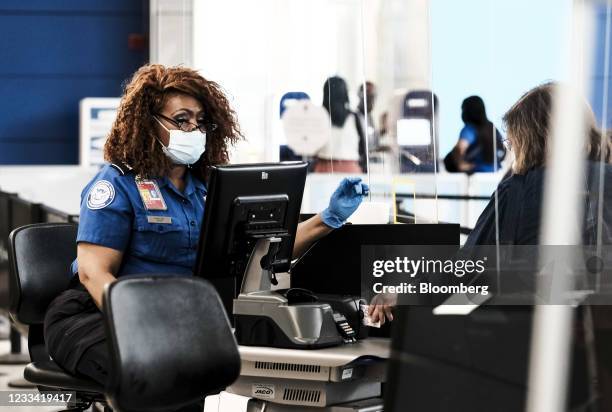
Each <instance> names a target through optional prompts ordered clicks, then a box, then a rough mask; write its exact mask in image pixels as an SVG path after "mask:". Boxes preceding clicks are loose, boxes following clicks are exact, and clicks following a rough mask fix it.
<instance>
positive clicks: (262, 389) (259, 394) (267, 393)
mask: <svg viewBox="0 0 612 412" xmlns="http://www.w3.org/2000/svg"><path fill="white" fill-rule="evenodd" d="M252 395H253V397H254V398H260V399H274V385H264V384H260V383H255V384H253V393H252Z"/></svg>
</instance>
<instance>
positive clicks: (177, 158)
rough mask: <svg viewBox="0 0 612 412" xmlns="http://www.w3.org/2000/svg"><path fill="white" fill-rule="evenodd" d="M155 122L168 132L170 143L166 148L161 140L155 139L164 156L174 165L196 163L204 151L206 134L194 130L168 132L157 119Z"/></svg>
mask: <svg viewBox="0 0 612 412" xmlns="http://www.w3.org/2000/svg"><path fill="white" fill-rule="evenodd" d="M155 120H157V122H158V123H159V124H160V125H161V126H162V127H163V128H164V129H166V130H167V131H168V133H169V134H170V141H169V143H168V146H167V147H166V146H165V145H164V144H163V143H162V142H161V140H159V139H157V140H158V141H159V143H160V144H161V145H162V150H163V151H164V154H165V155H166V156H168V157H169V158H170V160H172V161H173V162H174V163H175V164H179V165H191V164H194V163H195V162H197V161H198V160H199V159H200V156H202V153H204V150H205V149H206V133H202V132H201V131H200V130H198V129H195V130H193V131H191V132H184V131H182V130H168V128H167V127H166V126H164V124H163V123H162V122H161V121H159V119H158V118H157V117H155Z"/></svg>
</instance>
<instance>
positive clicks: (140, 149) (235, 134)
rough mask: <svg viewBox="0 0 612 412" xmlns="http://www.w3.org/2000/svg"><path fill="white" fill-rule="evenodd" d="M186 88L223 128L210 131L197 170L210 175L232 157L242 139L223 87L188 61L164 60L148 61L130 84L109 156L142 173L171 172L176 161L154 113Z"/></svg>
mask: <svg viewBox="0 0 612 412" xmlns="http://www.w3.org/2000/svg"><path fill="white" fill-rule="evenodd" d="M176 93H182V94H186V95H189V96H191V97H193V98H195V99H196V100H198V101H199V102H200V104H202V107H203V108H204V112H205V114H206V121H207V123H215V124H216V125H217V128H216V129H215V130H214V131H209V132H207V133H206V135H207V139H206V151H205V152H204V154H203V155H202V157H200V160H198V162H196V163H195V164H194V165H193V170H192V172H194V174H195V175H196V176H197V177H198V178H200V179H202V180H204V179H205V178H206V177H207V175H208V172H207V171H208V168H209V166H215V165H219V164H224V163H228V161H229V155H228V148H229V146H230V145H233V144H235V143H236V142H237V141H238V140H239V139H241V138H242V137H243V136H242V132H241V131H240V127H239V126H238V122H237V120H236V113H235V112H234V110H233V109H232V108H231V107H230V104H229V101H228V99H227V97H226V96H225V94H224V93H223V91H222V90H221V87H220V86H219V85H218V84H217V83H215V82H212V81H210V80H206V79H205V78H204V77H202V76H201V75H200V74H199V73H198V72H196V71H195V70H192V69H189V68H186V67H180V66H179V67H165V66H162V65H160V64H148V65H145V66H142V67H141V68H140V69H138V70H137V71H136V73H134V75H133V77H132V79H131V80H130V82H129V83H127V84H126V86H125V88H124V92H123V97H122V98H121V103H120V105H119V109H118V111H117V118H116V119H115V122H114V123H113V127H112V129H111V131H110V134H109V136H108V139H107V140H106V144H105V145H104V159H105V160H106V161H108V162H111V163H118V164H125V165H128V166H129V167H131V168H132V170H133V171H134V173H136V174H137V175H138V176H142V177H160V176H165V175H167V174H168V172H169V171H170V170H171V168H172V166H173V164H172V161H171V160H170V159H168V158H167V156H166V155H164V152H163V151H162V147H161V145H160V143H159V142H158V141H157V138H156V133H157V132H156V128H155V120H154V117H153V114H155V113H158V112H159V111H160V110H161V109H162V108H163V106H164V103H165V100H166V97H167V96H170V95H173V94H176Z"/></svg>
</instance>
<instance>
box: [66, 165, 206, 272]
mask: <svg viewBox="0 0 612 412" xmlns="http://www.w3.org/2000/svg"><path fill="white" fill-rule="evenodd" d="M152 180H153V181H155V182H157V185H158V187H159V191H160V193H161V196H162V197H163V199H164V201H165V203H166V207H167V209H166V210H147V209H146V208H145V205H144V203H143V200H142V199H141V196H140V193H139V191H138V187H137V185H136V180H135V175H134V173H133V172H130V171H127V170H126V171H125V174H122V172H121V171H120V170H119V169H118V168H117V167H115V166H111V165H106V166H104V167H103V168H102V170H101V171H100V172H99V173H98V174H97V175H96V176H95V177H94V178H93V179H92V181H91V182H90V183H89V184H88V185H87V186H86V187H85V189H83V192H82V193H81V213H80V216H79V231H78V235H77V242H88V243H93V244H96V245H100V246H106V247H109V248H112V249H116V250H119V251H121V252H123V261H122V263H121V267H120V269H119V271H118V273H117V277H119V276H123V275H135V274H164V273H168V274H179V275H191V274H192V271H193V266H194V263H195V258H196V253H197V247H198V239H199V237H200V226H201V223H202V219H203V217H204V204H205V201H206V187H205V185H204V184H203V183H202V182H201V181H200V180H198V179H196V178H194V177H192V176H191V173H189V172H187V174H186V176H185V183H186V184H185V191H184V193H181V192H180V191H179V190H177V189H176V188H175V187H174V185H173V184H172V183H171V182H170V180H169V179H168V178H167V177H163V178H158V179H152ZM77 272H78V267H77V261H76V260H75V261H74V262H73V264H72V273H73V274H76V273H77Z"/></svg>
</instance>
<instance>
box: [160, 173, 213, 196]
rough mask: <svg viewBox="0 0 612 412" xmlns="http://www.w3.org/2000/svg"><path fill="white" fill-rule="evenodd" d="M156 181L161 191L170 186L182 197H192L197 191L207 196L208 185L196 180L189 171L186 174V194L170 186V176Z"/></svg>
mask: <svg viewBox="0 0 612 412" xmlns="http://www.w3.org/2000/svg"><path fill="white" fill-rule="evenodd" d="M156 180H157V184H158V185H159V188H160V189H161V188H162V187H164V186H170V188H171V189H173V190H174V191H176V193H178V194H179V195H181V196H190V195H192V194H193V192H194V191H195V190H200V191H201V192H202V193H203V194H204V195H206V193H207V190H206V185H205V184H204V183H203V182H201V181H200V180H199V179H196V178H194V177H193V176H192V175H191V173H189V171H187V172H186V174H185V192H184V193H180V192H179V191H178V190H176V188H175V187H174V185H170V179H169V178H168V176H164V177H162V178H158V179H156Z"/></svg>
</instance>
